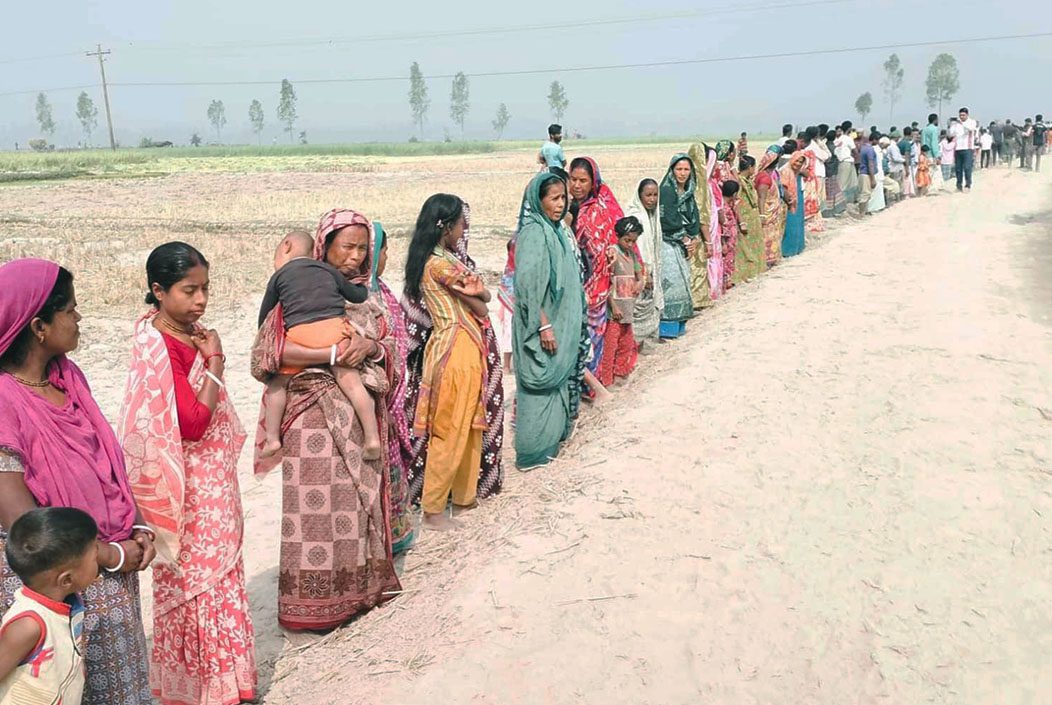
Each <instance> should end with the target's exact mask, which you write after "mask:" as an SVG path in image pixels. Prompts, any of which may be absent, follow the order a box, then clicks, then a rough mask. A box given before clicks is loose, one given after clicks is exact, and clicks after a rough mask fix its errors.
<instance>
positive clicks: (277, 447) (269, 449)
mask: <svg viewBox="0 0 1052 705" xmlns="http://www.w3.org/2000/svg"><path fill="white" fill-rule="evenodd" d="M279 451H281V440H280V439H277V438H275V439H274V440H267V441H264V442H263V447H262V448H260V450H259V457H261V458H270V457H272V456H274V455H277V454H278V452H279Z"/></svg>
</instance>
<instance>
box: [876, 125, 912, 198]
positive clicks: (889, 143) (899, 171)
mask: <svg viewBox="0 0 1052 705" xmlns="http://www.w3.org/2000/svg"><path fill="white" fill-rule="evenodd" d="M885 142H886V144H885ZM880 146H881V147H882V148H883V149H884V151H885V152H887V155H888V176H889V177H891V179H892V181H894V182H895V184H896V185H898V189H893V190H895V191H897V192H896V193H895V194H894V195H895V196H896V198H895V200H900V198H901V196H902V191H903V188H902V187H903V182H904V181H905V179H906V158H905V157H903V156H902V150H901V149H899V145H898V143H897V142H896V141H895V140H893V139H891V140H889V139H887V138H886V137H885V138H884V139H882V140H881V141H880ZM885 189H886V190H887V187H886V185H885Z"/></svg>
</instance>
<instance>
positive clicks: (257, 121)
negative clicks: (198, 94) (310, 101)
mask: <svg viewBox="0 0 1052 705" xmlns="http://www.w3.org/2000/svg"><path fill="white" fill-rule="evenodd" d="M296 100H297V98H296V89H295V88H293V87H292V82H291V81H289V79H287V78H285V79H282V81H281V91H280V93H279V94H278V111H277V116H278V122H280V123H281V124H282V125H283V126H284V127H283V128H282V131H283V132H287V133H289V142H292V141H294V140H293V135H295V133H296V120H297V119H298V118H299V114H298V113H297V112H296ZM266 120H267V118H266V114H265V113H264V112H263V103H261V102H259V100H258V99H253V100H252V102H251V103H249V106H248V122H249V124H251V125H252V131H253V132H255V133H256V140H257V141H258V142H259V143H260V144H262V143H263V137H262V135H263V128H264V127H265V126H266ZM208 122H209V123H211V125H212V128H213V129H214V130H215V131H216V140H218V141H220V142H221V141H222V140H223V128H224V127H225V126H226V105H224V104H223V101H221V100H213V101H212V102H211V103H209V104H208ZM300 135H301V139H302V137H303V133H300ZM195 146H196V145H195Z"/></svg>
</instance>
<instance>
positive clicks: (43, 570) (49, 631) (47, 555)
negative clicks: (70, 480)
mask: <svg viewBox="0 0 1052 705" xmlns="http://www.w3.org/2000/svg"><path fill="white" fill-rule="evenodd" d="M98 531H99V530H98V527H97V526H96V525H95V520H94V519H92V518H91V517H90V516H88V515H87V514H85V513H84V512H82V511H80V510H79V509H70V508H68V507H47V508H44V509H34V510H32V511H30V512H26V513H25V514H23V515H22V516H21V517H19V518H18V520H17V521H15V522H14V524H12V526H11V532H10V533H9V534H8V537H7V546H6V548H5V553H6V555H7V563H8V565H10V566H11V569H12V570H13V571H14V572H15V573H16V574H17V575H18V577H19V578H21V580H22V585H23V587H21V588H19V589H18V591H17V592H16V593H15V601H14V603H13V604H12V605H11V608H10V609H9V610H8V611H7V612H6V613H5V614H4V617H3V620H0V705H55V704H57V703H66V704H67V705H75V704H76V703H79V702H80V699H81V693H82V692H83V690H84V663H83V656H82V647H83V641H84V640H83V630H84V603H82V602H81V600H80V597H79V596H78V595H77V593H78V592H80V591H81V590H83V589H85V588H86V587H88V586H89V585H91V583H93V582H94V581H95V578H97V577H98V570H99V568H98V565H99V564H98V550H99V549H98V540H97V537H98Z"/></svg>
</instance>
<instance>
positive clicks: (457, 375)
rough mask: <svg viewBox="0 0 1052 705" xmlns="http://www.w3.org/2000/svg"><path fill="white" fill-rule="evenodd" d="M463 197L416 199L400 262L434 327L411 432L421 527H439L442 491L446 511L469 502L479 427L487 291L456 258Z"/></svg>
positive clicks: (444, 525) (442, 524)
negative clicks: (421, 458) (421, 448)
mask: <svg viewBox="0 0 1052 705" xmlns="http://www.w3.org/2000/svg"><path fill="white" fill-rule="evenodd" d="M465 225H466V223H465V219H464V202H463V201H462V200H461V199H459V198H458V197H456V196H452V195H449V194H436V195H434V196H431V197H430V198H429V199H427V201H425V202H424V206H423V208H422V209H421V210H420V216H419V217H418V218H417V221H416V230H415V231H414V232H413V239H412V241H411V242H410V244H409V255H408V257H407V259H406V272H405V295H406V297H407V298H409V299H412V300H422V301H423V303H424V306H425V307H426V308H427V312H428V314H429V315H430V316H431V320H432V322H433V324H434V331H433V332H432V334H431V338H430V339H429V340H428V341H427V347H426V348H425V349H424V368H423V373H422V375H421V379H420V393H419V396H418V398H417V405H416V414H415V416H414V419H413V433H414V434H415V435H417V436H421V437H422V436H425V435H426V436H427V438H428V445H427V464H426V466H425V468H424V489H423V496H422V499H421V504H422V506H423V510H424V518H423V525H424V527H425V528H429V529H435V530H447V529H450V528H454V527H455V526H456V522H455V521H452V520H450V519H449V518H448V517H447V516H446V513H445V512H446V505H447V502H448V500H449V497H450V494H452V497H453V506H454V509H459V510H461V511H466V510H469V509H472V508H473V507H474V506H475V505H476V492H477V489H478V479H479V460H480V458H481V455H482V432H483V431H484V430H485V429H486V406H485V399H484V393H485V388H484V384H483V382H484V380H485V379H486V373H487V365H486V343H485V336H484V333H483V330H484V328H486V327H488V326H489V316H488V313H487V307H486V304H487V303H488V302H489V299H490V294H489V291H488V290H487V289H486V287H485V286H483V284H482V280H481V279H480V278H479V277H478V275H476V274H475V273H473V272H472V271H471V270H470V269H468V268H467V266H465V265H464V263H463V262H461V261H460V260H459V259H458V258H457V256H456V251H457V244H458V242H459V241H460V239H461V238H462V237H463V236H464V229H465Z"/></svg>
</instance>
